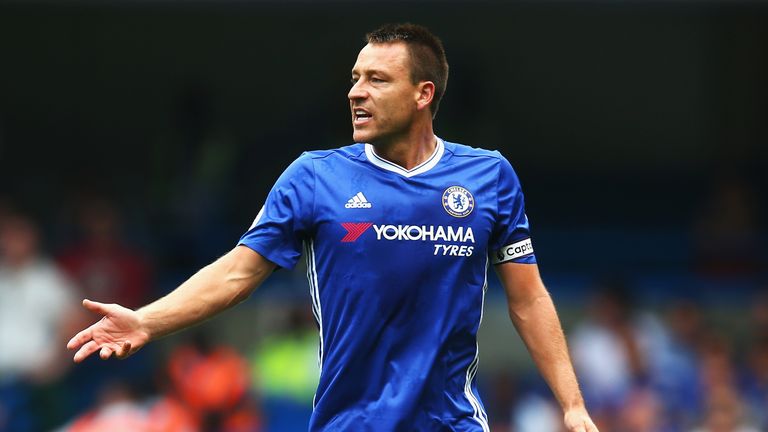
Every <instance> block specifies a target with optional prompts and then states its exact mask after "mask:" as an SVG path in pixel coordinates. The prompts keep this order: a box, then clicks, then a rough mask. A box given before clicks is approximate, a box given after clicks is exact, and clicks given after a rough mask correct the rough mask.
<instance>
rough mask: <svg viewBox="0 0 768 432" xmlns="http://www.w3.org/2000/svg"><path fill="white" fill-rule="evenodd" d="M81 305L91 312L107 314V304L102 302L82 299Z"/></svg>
mask: <svg viewBox="0 0 768 432" xmlns="http://www.w3.org/2000/svg"><path fill="white" fill-rule="evenodd" d="M83 306H84V307H85V308H86V309H88V310H89V311H91V312H95V313H97V314H100V315H108V314H109V306H108V305H106V304H104V303H99V302H95V301H92V300H88V299H83Z"/></svg>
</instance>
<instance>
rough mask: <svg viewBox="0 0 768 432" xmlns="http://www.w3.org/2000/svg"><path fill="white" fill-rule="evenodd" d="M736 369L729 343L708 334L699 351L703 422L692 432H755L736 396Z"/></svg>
mask: <svg viewBox="0 0 768 432" xmlns="http://www.w3.org/2000/svg"><path fill="white" fill-rule="evenodd" d="M736 378H737V377H736V368H735V367H734V364H733V352H732V350H731V346H730V343H729V341H728V340H727V339H726V338H725V337H720V336H719V335H717V334H714V335H710V336H709V337H708V338H707V341H706V344H705V345H704V346H703V349H702V351H701V379H702V383H703V386H704V388H703V394H704V395H705V402H704V404H705V409H704V419H703V423H702V425H701V427H700V428H699V429H697V430H696V432H757V431H758V429H756V428H755V427H754V426H753V425H752V424H751V422H750V420H749V419H748V417H747V414H748V412H747V410H746V406H745V404H744V401H743V400H742V398H741V396H740V395H739V393H738V387H737V386H736V384H737V379H736Z"/></svg>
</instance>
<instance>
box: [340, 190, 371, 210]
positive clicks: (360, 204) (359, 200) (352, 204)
mask: <svg viewBox="0 0 768 432" xmlns="http://www.w3.org/2000/svg"><path fill="white" fill-rule="evenodd" d="M344 207H345V208H349V209H351V208H371V207H373V204H371V203H370V202H368V200H367V199H366V198H365V195H363V193H362V192H358V193H357V195H355V196H353V197H352V198H350V199H349V201H347V203H346V204H344Z"/></svg>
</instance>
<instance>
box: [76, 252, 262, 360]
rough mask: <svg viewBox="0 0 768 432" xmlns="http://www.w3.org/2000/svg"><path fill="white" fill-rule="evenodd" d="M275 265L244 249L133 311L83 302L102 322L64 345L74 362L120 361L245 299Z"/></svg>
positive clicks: (231, 253)
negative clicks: (113, 358) (96, 357)
mask: <svg viewBox="0 0 768 432" xmlns="http://www.w3.org/2000/svg"><path fill="white" fill-rule="evenodd" d="M275 267H276V265H275V264H274V263H272V262H270V261H269V260H267V259H266V258H264V257H262V256H261V255H260V254H258V253H257V252H255V251H254V250H252V249H250V248H248V247H246V246H237V247H235V248H234V249H232V250H231V251H230V252H228V253H227V254H226V255H224V256H222V257H221V258H219V259H217V260H216V261H214V262H213V263H211V264H209V265H207V266H205V267H203V268H202V269H201V270H200V271H198V272H197V273H195V274H194V275H193V276H192V277H190V278H189V279H188V280H187V281H186V282H184V283H183V284H181V285H180V286H179V287H178V288H176V289H175V290H174V291H172V292H171V293H169V294H168V295H166V296H164V297H162V298H160V299H158V300H156V301H154V302H153V303H150V304H149V305H147V306H144V307H142V308H141V309H138V310H136V311H133V310H130V309H127V308H124V307H122V306H120V305H116V304H104V303H98V302H93V301H90V300H83V306H85V307H86V308H88V309H89V310H91V311H93V312H96V313H99V314H101V315H103V317H102V319H101V320H100V321H98V322H96V323H95V324H93V325H92V326H90V327H88V328H87V329H85V330H83V331H81V332H80V333H78V334H77V335H75V337H73V338H72V339H71V340H70V341H69V343H68V344H67V348H69V349H77V350H78V351H77V353H75V357H74V360H75V362H78V363H79V362H81V361H83V360H84V359H85V358H86V357H88V356H89V355H91V354H93V353H94V352H96V351H100V353H99V354H100V356H101V358H102V359H108V358H109V357H110V356H111V355H112V354H115V355H116V356H117V357H118V358H125V357H127V356H129V355H131V354H133V353H134V352H136V351H138V350H139V349H140V348H141V347H143V346H144V345H146V344H147V343H148V342H150V341H152V340H155V339H158V338H161V337H163V336H165V335H168V334H170V333H173V332H176V331H178V330H181V329H184V328H186V327H189V326H192V325H195V324H197V323H200V322H202V321H204V320H206V319H208V318H211V317H212V316H214V315H216V314H218V313H219V312H222V311H224V310H226V309H228V308H230V307H232V306H234V305H236V304H238V303H240V302H242V301H243V300H245V299H246V298H248V296H249V295H250V294H251V293H252V292H253V291H254V290H255V289H256V288H257V287H258V286H259V285H260V284H261V283H262V282H263V281H264V280H265V279H266V278H267V277H268V276H269V275H270V274H272V271H273V270H274V269H275Z"/></svg>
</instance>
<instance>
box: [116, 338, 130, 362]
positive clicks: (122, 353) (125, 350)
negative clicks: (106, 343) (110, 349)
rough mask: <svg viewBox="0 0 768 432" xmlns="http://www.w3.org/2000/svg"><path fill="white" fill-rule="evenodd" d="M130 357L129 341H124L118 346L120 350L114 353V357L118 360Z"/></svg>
mask: <svg viewBox="0 0 768 432" xmlns="http://www.w3.org/2000/svg"><path fill="white" fill-rule="evenodd" d="M129 355H131V341H125V342H123V343H122V344H120V348H119V349H118V350H117V352H116V353H115V356H117V358H119V359H120V360H122V359H124V358H126V357H128V356H129Z"/></svg>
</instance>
